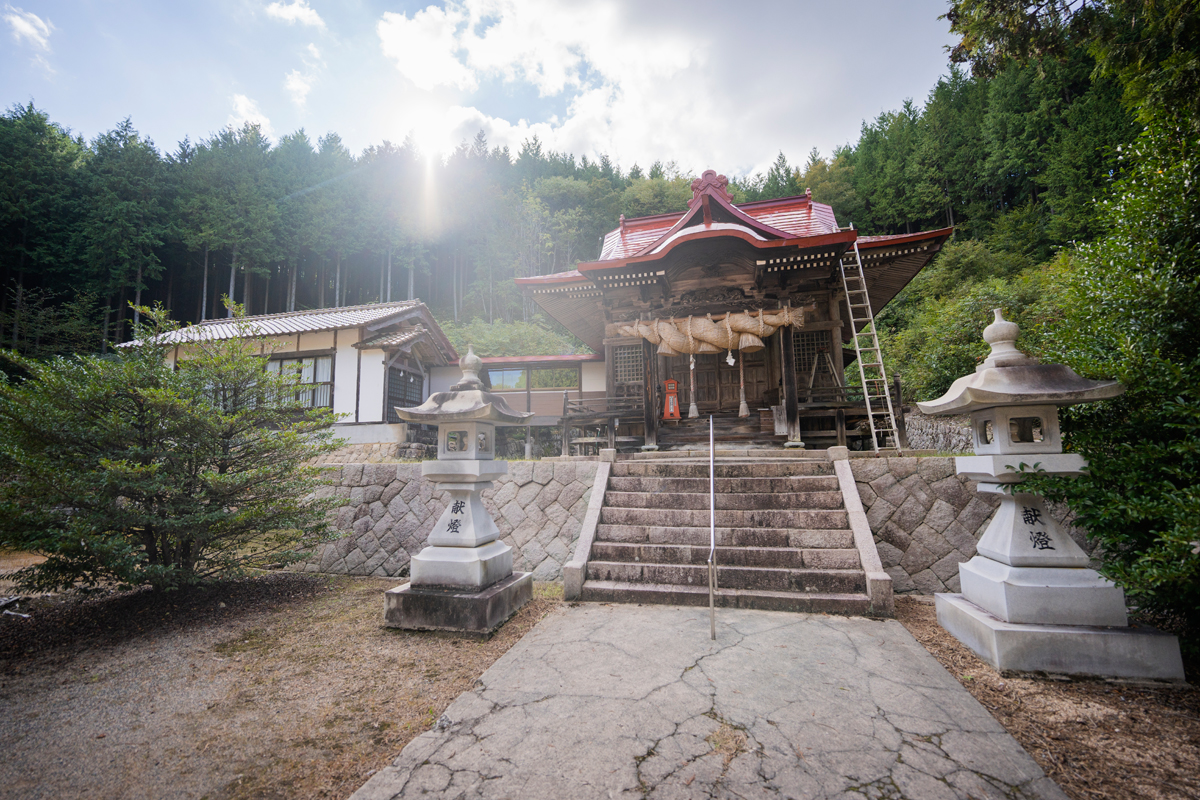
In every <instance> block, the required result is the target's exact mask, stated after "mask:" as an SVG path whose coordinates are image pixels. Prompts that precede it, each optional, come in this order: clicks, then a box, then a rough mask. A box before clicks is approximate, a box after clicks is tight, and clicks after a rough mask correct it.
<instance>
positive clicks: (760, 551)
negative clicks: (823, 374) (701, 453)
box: [580, 453, 871, 615]
mask: <svg viewBox="0 0 1200 800" xmlns="http://www.w3.org/2000/svg"><path fill="white" fill-rule="evenodd" d="M797 455H799V454H797ZM705 456H706V457H705V458H703V459H699V458H696V459H688V458H686V457H679V456H678V455H676V454H660V455H659V457H657V458H636V457H635V458H632V459H628V460H621V461H617V462H616V463H614V464H613V467H612V472H611V475H610V477H609V480H608V488H607V491H606V493H605V496H604V506H603V508H602V509H601V511H600V521H599V524H598V525H597V527H596V535H595V539H594V541H593V543H592V548H591V553H590V557H589V559H588V562H587V568H586V579H585V581H584V583H583V586H582V594H581V596H580V598H581V599H583V600H593V601H608V602H630V603H668V604H674V605H707V604H708V566H707V561H708V554H709V495H708V489H709V483H708V474H709V473H708V470H709V466H708V459H707V453H706V454H705ZM716 540H717V552H716V561H717V565H718V568H717V583H718V587H719V591H718V594H717V598H716V602H717V604H718V605H720V606H724V607H736V608H758V609H771V610H778V611H805V612H825V613H835V614H855V615H865V614H867V613H869V611H870V606H871V603H870V600H869V598H868V596H867V591H866V588H867V587H866V575H865V573H864V571H863V568H862V565H861V563H860V560H859V555H858V551H857V550H856V549H855V546H854V535H853V533H852V531H851V529H850V525H849V520H848V516H847V512H846V509H845V505H844V503H843V500H842V493H841V491H840V489H839V487H838V479H837V477H836V475H835V474H834V471H833V467H832V465H831V464H830V463H829V462H827V461H824V460H816V459H812V458H798V457H791V458H786V457H784V458H777V459H771V460H765V459H759V458H754V459H751V458H749V457H748V456H741V457H737V456H734V457H724V458H721V457H718V460H717V464H716Z"/></svg>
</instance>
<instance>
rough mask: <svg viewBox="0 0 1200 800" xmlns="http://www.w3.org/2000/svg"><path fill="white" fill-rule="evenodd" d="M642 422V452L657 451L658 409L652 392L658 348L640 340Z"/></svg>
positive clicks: (655, 380)
mask: <svg viewBox="0 0 1200 800" xmlns="http://www.w3.org/2000/svg"><path fill="white" fill-rule="evenodd" d="M642 369H643V376H642V403H643V404H644V405H643V408H642V421H643V428H642V429H643V430H644V431H645V433H646V441H645V442H644V443H643V445H642V449H643V450H657V449H658V408H657V406H656V404H655V401H654V394H655V393H654V390H655V389H657V388H658V348H656V347H655V346H654V345H652V344H651V343H650V342H649V340H647V339H643V340H642Z"/></svg>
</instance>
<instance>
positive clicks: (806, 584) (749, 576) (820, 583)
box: [584, 561, 867, 594]
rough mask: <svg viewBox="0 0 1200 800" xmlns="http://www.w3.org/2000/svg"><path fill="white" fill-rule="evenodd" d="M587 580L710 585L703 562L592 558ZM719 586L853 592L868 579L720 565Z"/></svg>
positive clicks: (851, 572) (857, 572) (854, 572)
mask: <svg viewBox="0 0 1200 800" xmlns="http://www.w3.org/2000/svg"><path fill="white" fill-rule="evenodd" d="M587 580H588V581H594V580H595V581H617V582H621V583H659V584H670V585H683V586H707V585H708V567H707V565H700V564H647V563H637V562H634V563H630V562H624V561H589V562H588V565H587ZM584 585H586V583H585V584H584ZM717 585H719V586H724V587H728V588H730V589H755V590H762V591H768V592H802V593H808V592H818V593H825V594H852V593H855V592H865V591H866V588H867V579H866V575H865V573H864V572H863V571H862V570H861V569H804V568H800V569H786V568H776V567H736V566H724V565H721V564H718V565H717Z"/></svg>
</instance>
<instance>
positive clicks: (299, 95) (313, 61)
mask: <svg viewBox="0 0 1200 800" xmlns="http://www.w3.org/2000/svg"><path fill="white" fill-rule="evenodd" d="M305 52H307V53H308V55H309V56H310V58H304V59H303V60H304V66H305V68H306V69H305V71H304V72H301V71H300V70H298V69H294V70H292V71H291V72H289V73H287V74H286V75H284V76H283V88H284V90H285V91H286V92H287V93H288V95H290V96H291V98H292V103H293V104H294V105H295V106H296V107H297V108H301V109H302V108H304V106H305V105H306V104H307V103H308V93H309V92H310V91H311V90H312V87H313V84H314V83H316V82H317V75H318V73H320V72H321V71H322V69H323V67H324V66H325V62H324V61H322V60H321V51H320V50H319V49H317V46H316V45H315V44H313V43H312V42H309V44H308V47H307V48H306V49H305Z"/></svg>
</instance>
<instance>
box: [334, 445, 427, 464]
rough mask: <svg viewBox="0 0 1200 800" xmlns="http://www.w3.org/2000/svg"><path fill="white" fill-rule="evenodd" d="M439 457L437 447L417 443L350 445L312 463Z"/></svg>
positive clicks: (380, 461)
mask: <svg viewBox="0 0 1200 800" xmlns="http://www.w3.org/2000/svg"><path fill="white" fill-rule="evenodd" d="M436 455H437V447H436V446H434V445H429V444H420V443H417V442H382V443H379V444H348V445H343V446H342V447H339V448H338V449H337V450H334V451H333V452H332V453H326V454H325V455H323V456H320V457H318V458H316V459H315V460H314V461H313V462H312V463H314V464H317V465H320V466H325V465H326V464H380V463H387V462H395V461H409V460H411V461H421V460H422V459H426V458H433V457H434V456H436Z"/></svg>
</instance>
